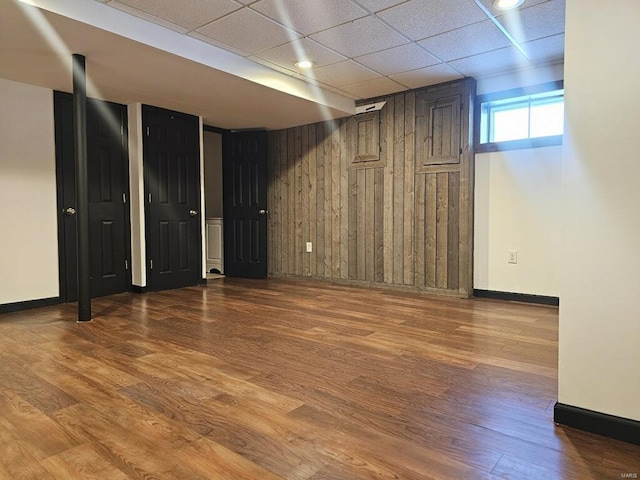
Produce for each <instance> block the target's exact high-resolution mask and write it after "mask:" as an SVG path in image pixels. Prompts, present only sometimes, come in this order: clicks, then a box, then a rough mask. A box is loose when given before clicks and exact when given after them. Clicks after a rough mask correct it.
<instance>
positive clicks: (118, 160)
mask: <svg viewBox="0 0 640 480" xmlns="http://www.w3.org/2000/svg"><path fill="white" fill-rule="evenodd" d="M54 106H55V130H56V163H57V167H56V168H57V177H58V207H59V225H60V228H59V239H60V259H61V261H60V296H61V298H62V299H63V300H64V301H67V302H72V301H75V300H76V299H77V290H78V289H77V286H78V283H77V243H76V216H75V209H76V208H77V205H76V181H75V160H74V154H73V97H72V96H71V95H69V94H66V93H61V92H55V96H54ZM126 115H127V110H126V107H125V106H124V105H118V104H115V103H108V102H103V101H99V100H93V99H89V100H87V159H88V182H89V229H90V248H91V295H92V296H93V297H99V296H104V295H112V294H115V293H121V292H124V291H126V290H127V289H128V288H129V285H130V282H131V280H130V275H129V271H128V265H129V228H128V225H129V220H128V219H129V215H128V205H127V192H128V162H127V147H126V136H125V125H126V118H127V117H126Z"/></svg>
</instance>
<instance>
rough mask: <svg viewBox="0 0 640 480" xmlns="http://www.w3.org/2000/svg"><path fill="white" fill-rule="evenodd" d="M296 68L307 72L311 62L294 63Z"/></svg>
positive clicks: (311, 64)
mask: <svg viewBox="0 0 640 480" xmlns="http://www.w3.org/2000/svg"><path fill="white" fill-rule="evenodd" d="M296 67H298V68H302V69H304V70H308V69H309V68H311V67H313V62H312V61H311V60H300V61H299V62H296Z"/></svg>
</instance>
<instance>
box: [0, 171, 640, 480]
mask: <svg viewBox="0 0 640 480" xmlns="http://www.w3.org/2000/svg"><path fill="white" fill-rule="evenodd" d="M327 178H330V176H328V177H327ZM427 186H428V185H427ZM325 204H326V202H325ZM327 248H330V247H329V246H327ZM283 261H285V259H284V257H283ZM339 266H340V263H339V262H338V267H339ZM385 266H386V264H385ZM329 271H330V269H329V268H327V269H326V272H325V273H327V272H329ZM425 273H428V272H425ZM386 274H387V272H386V271H385V275H386ZM93 311H94V320H93V321H92V322H90V323H88V324H78V323H76V322H75V306H74V305H58V306H53V307H46V308H42V309H36V310H29V311H24V312H13V313H7V314H2V315H0V381H1V385H2V388H1V389H0V479H2V480H4V479H8V480H14V479H22V478H33V479H38V480H40V479H45V480H47V479H62V480H67V479H76V478H80V479H84V478H86V479H101V478H109V479H116V480H119V479H145V480H152V479H168V480H176V479H180V480H205V479H221V480H228V479H246V480H249V479H260V480H262V479H265V480H278V479H300V480H309V479H313V480H320V479H341V480H342V479H345V480H352V479H355V480H359V479H381V478H385V479H386V478H389V479H405V480H413V479H416V480H424V479H437V480H440V479H450V478H466V479H474V480H477V479H486V480H497V479H499V478H503V479H506V478H518V479H525V480H526V479H535V480H537V479H540V478H550V479H558V480H564V479H567V478H587V479H590V478H591V479H594V480H595V479H598V480H600V479H604V478H620V474H621V473H626V472H631V473H633V472H637V471H640V447H638V446H636V445H630V444H624V443H621V442H616V441H614V440H611V439H607V438H603V437H599V436H597V435H592V434H589V433H586V432H581V431H576V430H573V429H570V428H563V427H559V426H556V425H555V424H554V423H553V405H554V403H555V402H556V399H557V345H558V325H557V323H558V309H557V308H556V307H549V306H540V305H527V304H521V303H511V302H504V301H496V300H490V299H472V300H466V299H456V298H444V297H429V296H426V295H423V294H416V293H411V292H399V291H391V290H383V289H380V288H356V287H352V286H346V285H343V284H337V283H336V284H333V283H323V282H315V281H312V280H304V281H299V280H288V279H274V278H269V279H267V280H250V279H246V280H243V279H229V278H226V279H221V280H216V282H215V283H212V284H210V285H207V286H202V287H188V288H184V289H180V290H175V291H166V292H156V293H149V294H145V295H135V294H120V295H114V296H111V297H105V298H100V299H95V300H94V301H93Z"/></svg>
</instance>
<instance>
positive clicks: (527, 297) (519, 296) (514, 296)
mask: <svg viewBox="0 0 640 480" xmlns="http://www.w3.org/2000/svg"><path fill="white" fill-rule="evenodd" d="M473 296H474V297H481V298H495V299H497V300H510V301H512V302H525V303H538V304H540V305H553V306H556V307H557V306H559V305H560V298H559V297H547V296H545V295H531V294H528V293H511V292H497V291H495V290H479V289H475V288H474V289H473Z"/></svg>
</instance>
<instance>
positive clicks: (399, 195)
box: [393, 94, 405, 285]
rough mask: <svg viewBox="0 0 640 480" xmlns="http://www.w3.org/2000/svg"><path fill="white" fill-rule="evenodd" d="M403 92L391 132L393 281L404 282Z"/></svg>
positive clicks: (396, 108) (397, 100) (398, 101)
mask: <svg viewBox="0 0 640 480" xmlns="http://www.w3.org/2000/svg"><path fill="white" fill-rule="evenodd" d="M404 103H405V102H404V94H401V95H396V97H395V112H394V126H393V127H394V132H393V218H394V223H393V283H395V284H399V285H401V284H403V283H404V256H405V250H404V200H405V197H404V192H403V190H404V170H405V157H404V146H405V145H404V120H405V118H404Z"/></svg>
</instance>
